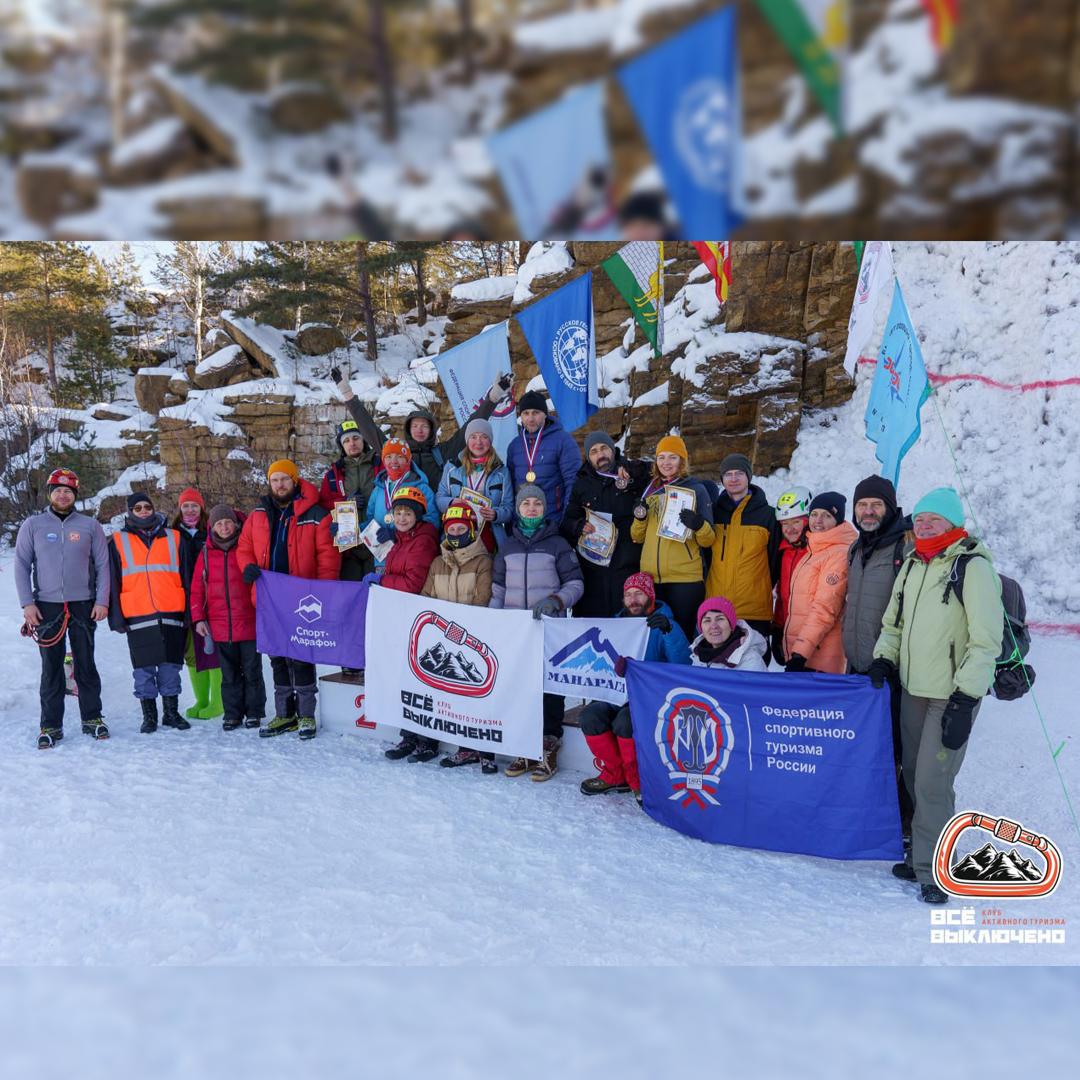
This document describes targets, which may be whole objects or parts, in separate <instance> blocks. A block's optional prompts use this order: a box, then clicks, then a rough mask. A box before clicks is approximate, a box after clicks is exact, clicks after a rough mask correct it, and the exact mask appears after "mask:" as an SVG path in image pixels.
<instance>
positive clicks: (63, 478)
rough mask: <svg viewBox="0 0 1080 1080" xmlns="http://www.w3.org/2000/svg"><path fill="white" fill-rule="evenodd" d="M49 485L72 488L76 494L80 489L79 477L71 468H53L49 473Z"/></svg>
mask: <svg viewBox="0 0 1080 1080" xmlns="http://www.w3.org/2000/svg"><path fill="white" fill-rule="evenodd" d="M48 486H49V487H51V488H52V487H66V488H71V490H72V491H74V492H75V493H76V494H78V491H79V478H78V477H77V476H76V475H75V474H74V473H73V472H72V471H71V470H70V469H53V471H52V472H51V473H49V481H48Z"/></svg>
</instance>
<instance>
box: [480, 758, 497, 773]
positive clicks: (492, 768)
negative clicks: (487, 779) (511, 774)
mask: <svg viewBox="0 0 1080 1080" xmlns="http://www.w3.org/2000/svg"><path fill="white" fill-rule="evenodd" d="M480 771H481V772H482V773H483V774H484V775H485V776H494V775H495V773H497V772H498V771H499V766H498V765H496V764H495V759H494V758H486V757H482V758H481V759H480Z"/></svg>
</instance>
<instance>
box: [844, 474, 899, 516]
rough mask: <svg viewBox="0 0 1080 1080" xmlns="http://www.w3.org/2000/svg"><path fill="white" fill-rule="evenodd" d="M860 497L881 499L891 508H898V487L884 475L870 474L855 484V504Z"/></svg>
mask: <svg viewBox="0 0 1080 1080" xmlns="http://www.w3.org/2000/svg"><path fill="white" fill-rule="evenodd" d="M860 499H880V500H881V501H882V502H883V503H884V504H885V506H886V507H887V508H888V509H889V510H895V509H896V488H894V487H893V482H892V481H891V480H886V479H885V477H884V476H868V477H867V478H866V479H865V480H860V481H859V482H858V483H857V484H856V485H855V497H854V498H853V499H852V500H851V501H852V505H853V506H854V505H855V503H857V502H858V501H859V500H860Z"/></svg>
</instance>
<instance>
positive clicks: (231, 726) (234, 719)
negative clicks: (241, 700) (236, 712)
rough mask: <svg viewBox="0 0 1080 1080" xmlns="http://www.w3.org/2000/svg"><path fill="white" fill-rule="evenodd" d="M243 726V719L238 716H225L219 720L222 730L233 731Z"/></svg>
mask: <svg viewBox="0 0 1080 1080" xmlns="http://www.w3.org/2000/svg"><path fill="white" fill-rule="evenodd" d="M243 726H244V721H243V720H241V719H240V717H239V716H226V717H225V719H224V720H222V721H221V730H222V731H235V730H236V729H237V728H239V727H243Z"/></svg>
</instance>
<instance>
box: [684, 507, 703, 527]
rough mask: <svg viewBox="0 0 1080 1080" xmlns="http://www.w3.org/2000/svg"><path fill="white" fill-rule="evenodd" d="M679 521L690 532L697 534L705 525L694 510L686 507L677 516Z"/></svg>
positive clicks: (700, 516)
mask: <svg viewBox="0 0 1080 1080" xmlns="http://www.w3.org/2000/svg"><path fill="white" fill-rule="evenodd" d="M679 520H680V521H681V522H682V523H683V524H684V525H685V526H686V527H687V528H688V529H689V530H690V531H691V532H697V531H698V529H700V528H701V526H702V525H704V524H705V518H704V516H703V515H701V514H699V513H698V512H697V511H696V510H691V509H690V508H689V507H687V508H686V509H685V510H683V511H681V512H680V514H679Z"/></svg>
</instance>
